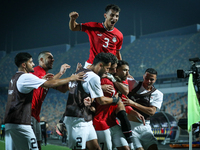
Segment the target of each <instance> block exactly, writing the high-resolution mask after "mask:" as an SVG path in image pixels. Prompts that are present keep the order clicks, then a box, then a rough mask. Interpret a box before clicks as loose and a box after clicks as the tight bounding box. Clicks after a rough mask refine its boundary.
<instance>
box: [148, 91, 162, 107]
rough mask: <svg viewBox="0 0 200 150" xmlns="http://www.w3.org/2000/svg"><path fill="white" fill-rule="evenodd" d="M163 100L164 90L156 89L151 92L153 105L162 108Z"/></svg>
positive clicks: (151, 103)
mask: <svg viewBox="0 0 200 150" xmlns="http://www.w3.org/2000/svg"><path fill="white" fill-rule="evenodd" d="M162 102H163V93H162V92H160V91H159V90H156V91H155V92H153V93H152V94H151V98H150V105H151V106H155V107H157V108H158V109H160V108H161V105H162Z"/></svg>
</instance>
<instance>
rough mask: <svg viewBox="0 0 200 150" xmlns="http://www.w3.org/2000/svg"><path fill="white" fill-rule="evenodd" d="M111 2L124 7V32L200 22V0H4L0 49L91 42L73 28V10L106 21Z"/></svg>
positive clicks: (82, 19)
mask: <svg viewBox="0 0 200 150" xmlns="http://www.w3.org/2000/svg"><path fill="white" fill-rule="evenodd" d="M111 3H114V4H117V5H118V6H119V7H120V8H121V12H120V18H119V21H118V22H117V24H116V25H115V27H117V28H118V29H119V30H120V31H121V32H122V33H123V35H124V36H126V35H136V37H137V38H138V37H139V36H140V34H141V33H142V34H143V35H145V34H150V33H155V32H160V31H166V30H170V29H174V28H179V27H184V26H189V25H193V24H198V23H200V0H114V1H111V0H100V1H95V0H40V1H38V0H24V1H21V0H1V2H0V20H1V21H0V51H2V50H5V49H6V50H7V51H11V50H23V49H31V48H37V47H44V46H51V45H58V44H74V43H84V42H88V37H87V34H86V33H84V32H72V31H70V30H69V27H68V22H69V13H70V12H71V11H77V12H78V13H79V18H78V19H77V22H78V23H84V22H89V21H96V22H103V21H104V17H103V14H104V8H105V6H106V5H107V4H111ZM141 22H142V28H141V27H140V26H141ZM141 29H142V32H141Z"/></svg>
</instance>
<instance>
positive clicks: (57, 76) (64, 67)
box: [53, 64, 71, 79]
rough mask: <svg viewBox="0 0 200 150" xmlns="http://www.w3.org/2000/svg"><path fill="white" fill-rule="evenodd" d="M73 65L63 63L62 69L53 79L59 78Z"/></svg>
mask: <svg viewBox="0 0 200 150" xmlns="http://www.w3.org/2000/svg"><path fill="white" fill-rule="evenodd" d="M70 67H71V66H70V65H68V64H63V65H62V66H61V67H60V71H59V72H58V73H57V74H56V75H55V76H54V77H53V79H59V78H60V77H61V76H62V75H63V74H64V73H65V72H66V70H67V69H68V68H70Z"/></svg>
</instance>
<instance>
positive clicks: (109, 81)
mask: <svg viewBox="0 0 200 150" xmlns="http://www.w3.org/2000/svg"><path fill="white" fill-rule="evenodd" d="M104 84H108V85H112V86H113V87H114V84H113V82H112V81H111V80H109V79H108V78H102V79H101V85H104ZM103 93H104V96H107V97H112V96H113V93H112V94H110V93H106V92H103ZM115 94H116V90H115Z"/></svg>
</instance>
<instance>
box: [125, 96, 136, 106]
mask: <svg viewBox="0 0 200 150" xmlns="http://www.w3.org/2000/svg"><path fill="white" fill-rule="evenodd" d="M122 102H123V103H124V105H129V106H132V105H134V104H135V102H133V101H132V100H131V99H129V98H128V97H126V98H125V97H122Z"/></svg>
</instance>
